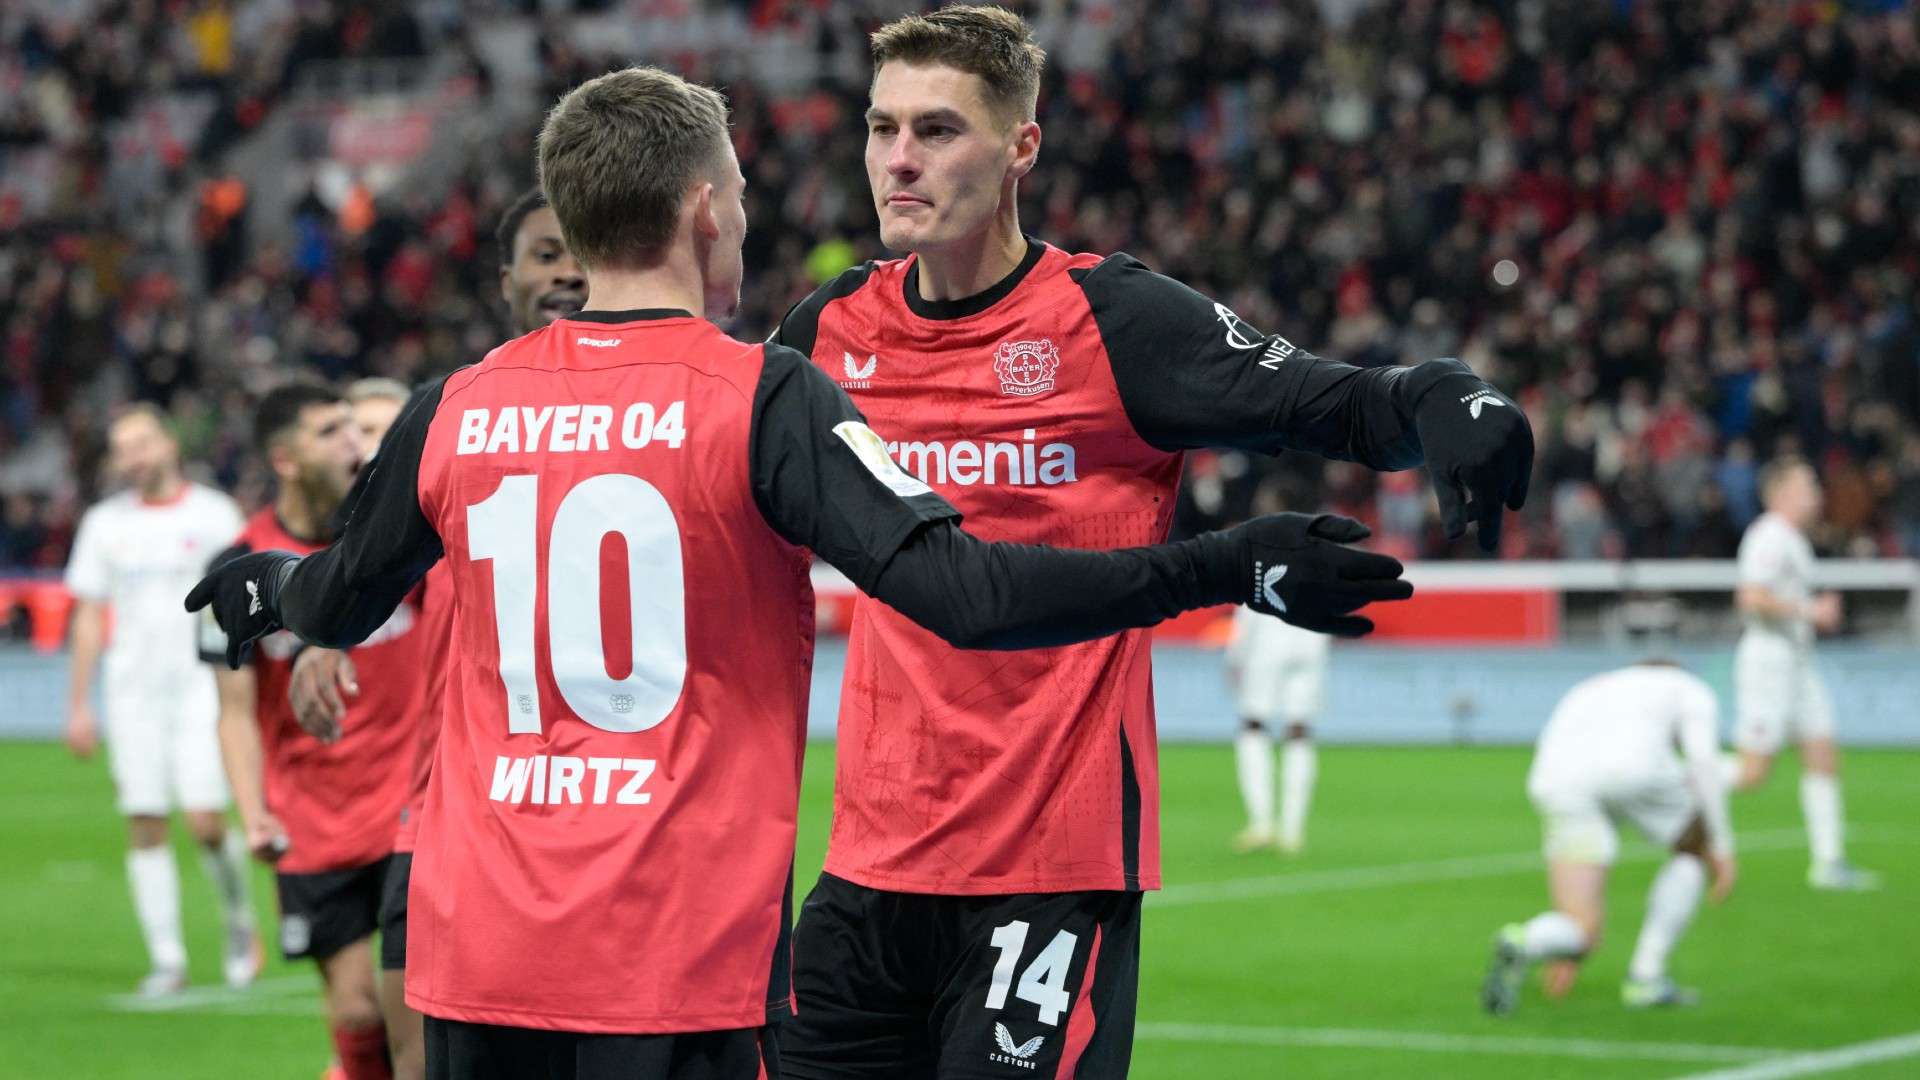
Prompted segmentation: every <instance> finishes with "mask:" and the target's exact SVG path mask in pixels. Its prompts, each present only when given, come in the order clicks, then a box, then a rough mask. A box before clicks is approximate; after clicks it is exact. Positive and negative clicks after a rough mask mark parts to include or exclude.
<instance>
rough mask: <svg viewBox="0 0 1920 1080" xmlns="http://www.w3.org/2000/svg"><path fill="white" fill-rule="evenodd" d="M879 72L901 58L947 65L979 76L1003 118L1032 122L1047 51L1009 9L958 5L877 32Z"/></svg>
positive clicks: (876, 67) (906, 18) (875, 53)
mask: <svg viewBox="0 0 1920 1080" xmlns="http://www.w3.org/2000/svg"><path fill="white" fill-rule="evenodd" d="M869 40H870V43H871V45H872V47H873V72H874V74H875V75H878V74H879V73H880V68H881V66H882V65H884V64H886V63H888V62H890V61H894V60H898V61H900V62H901V63H905V64H945V65H946V66H947V67H950V68H953V69H954V70H956V71H964V72H966V73H967V74H969V75H975V76H978V77H979V79H980V81H981V82H983V83H985V84H986V87H987V92H986V98H987V105H988V107H989V108H991V109H993V111H994V112H996V113H998V114H1000V116H1001V117H1003V118H1011V119H1012V120H1014V121H1020V120H1032V119H1033V118H1034V112H1035V110H1036V109H1037V108H1038V107H1039V102H1040V71H1041V69H1042V68H1044V67H1045V66H1046V63H1047V53H1046V50H1044V49H1042V48H1041V47H1040V46H1039V45H1038V44H1036V43H1035V42H1034V40H1033V28H1032V27H1029V26H1028V25H1027V20H1025V19H1023V18H1021V17H1020V16H1018V15H1015V14H1014V13H1013V12H1011V11H1008V10H1007V9H1006V8H1000V7H989V6H984V5H972V4H952V5H949V6H947V7H943V8H941V9H940V10H938V11H936V12H933V13H932V14H930V15H906V16H903V17H901V18H898V19H895V20H894V21H892V22H890V23H888V24H886V25H885V26H882V27H881V28H880V29H878V30H875V31H874V32H873V37H872V38H871V39H869Z"/></svg>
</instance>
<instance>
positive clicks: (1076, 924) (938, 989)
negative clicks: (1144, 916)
mask: <svg viewBox="0 0 1920 1080" xmlns="http://www.w3.org/2000/svg"><path fill="white" fill-rule="evenodd" d="M1141 896H1142V894H1141V893H1137V892H1076V893H1026V894H1020V895H1015V896H926V895H920V894H914V893H896V892H883V891H881V890H878V889H869V888H867V887H865V886H863V885H856V884H854V883H853V882H850V881H846V880H844V879H842V878H837V877H834V876H833V875H831V874H823V875H821V877H820V882H819V884H817V885H815V886H814V889H813V892H812V894H810V895H809V896H808V897H807V900H806V903H805V904H803V905H801V908H800V919H799V923H798V925H796V926H795V927H794V980H793V981H794V996H795V998H796V1000H797V1002H798V1010H797V1012H796V1013H795V1015H794V1016H792V1017H790V1018H789V1019H788V1020H787V1021H786V1022H785V1023H784V1024H783V1025H782V1026H781V1032H780V1051H781V1055H782V1058H783V1059H784V1064H785V1066H786V1074H787V1075H788V1076H791V1077H802V1078H816V1080H826V1078H829V1077H830V1078H833V1080H882V1078H885V1080H914V1078H934V1077H938V1078H940V1080H963V1078H974V1077H978V1078H981V1080H1005V1078H1007V1077H1010V1076H1042V1077H1075V1076H1077V1077H1119V1076H1125V1075H1126V1073H1127V1066H1128V1062H1129V1061H1130V1059H1131V1057H1132V1053H1133V1024H1134V1007H1135V1001H1136V998H1137V996H1138V990H1139V983H1140V898H1141Z"/></svg>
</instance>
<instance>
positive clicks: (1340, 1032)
mask: <svg viewBox="0 0 1920 1080" xmlns="http://www.w3.org/2000/svg"><path fill="white" fill-rule="evenodd" d="M1134 1034H1135V1037H1136V1038H1140V1039H1147V1040H1152V1041H1164V1042H1197V1043H1230V1044H1238V1045H1242V1046H1312V1047H1325V1048H1329V1049H1340V1050H1412V1051H1426V1052H1431V1053H1442V1054H1504V1055H1510V1056H1515V1057H1575V1058H1588V1059H1594V1060H1607V1061H1612V1060H1618V1059H1621V1058H1633V1059H1639V1060H1646V1061H1685V1062H1719V1063H1726V1062H1757V1063H1762V1064H1765V1063H1770V1062H1771V1061H1772V1060H1774V1059H1782V1058H1784V1059H1785V1060H1797V1058H1795V1057H1791V1056H1789V1055H1798V1054H1800V1053H1801V1051H1798V1050H1787V1049H1779V1048H1774V1047H1765V1046H1725V1045H1719V1044H1714V1043H1674V1042H1622V1041H1615V1040H1609V1039H1556V1038H1544V1037H1529V1036H1509V1035H1454V1034H1448V1033H1444V1032H1436V1031H1390V1030H1369V1029H1362V1028H1296V1027H1251V1026H1240V1025H1234V1024H1180V1023H1151V1024H1141V1025H1140V1026H1139V1027H1138V1028H1136V1029H1135V1032H1134ZM1710 1075H1712V1076H1714V1077H1715V1078H1716V1080H1718V1078H1720V1077H1721V1075H1722V1074H1720V1073H1713V1074H1710ZM1725 1075H1726V1076H1728V1077H1732V1076H1735V1075H1738V1076H1739V1077H1741V1078H1743V1080H1744V1078H1745V1077H1746V1076H1747V1074H1746V1073H1744V1072H1740V1073H1737V1074H1736V1073H1727V1074H1725ZM1758 1075H1759V1074H1755V1076H1756V1077H1757V1076H1758ZM1767 1075H1768V1076H1771V1075H1773V1074H1771V1073H1769V1074H1767ZM1780 1075H1782V1076H1785V1075H1790V1074H1784V1073H1783V1074H1780ZM1791 1075H1797V1074H1791Z"/></svg>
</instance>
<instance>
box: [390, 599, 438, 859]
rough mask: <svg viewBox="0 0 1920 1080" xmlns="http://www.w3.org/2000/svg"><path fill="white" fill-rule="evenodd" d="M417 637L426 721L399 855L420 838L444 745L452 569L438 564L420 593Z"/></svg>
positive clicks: (398, 836) (398, 838) (398, 839)
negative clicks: (442, 718) (429, 789)
mask: <svg viewBox="0 0 1920 1080" xmlns="http://www.w3.org/2000/svg"><path fill="white" fill-rule="evenodd" d="M416 633H418V634H419V635H420V638H421V640H422V641H423V642H426V643H427V644H426V646H425V647H424V648H423V650H422V652H423V659H422V668H421V671H420V672H419V677H420V679H421V684H420V685H421V698H420V700H421V702H422V704H423V708H422V709H421V721H420V729H419V736H418V741H417V742H416V743H415V744H414V750H413V780H412V783H411V785H410V787H409V790H408V794H407V803H406V805H405V806H404V807H402V808H401V810H400V828H399V830H398V831H396V832H395V833H394V837H393V850H394V852H395V853H396V854H406V853H409V852H411V851H413V845H414V841H415V838H416V837H417V836H419V834H420V812H421V810H422V809H423V808H424V807H425V806H426V803H427V780H428V779H429V778H430V777H431V776H432V775H433V751H434V748H435V747H437V746H439V745H440V712H441V707H442V703H443V702H445V701H446V699H447V669H448V668H449V667H450V666H452V663H453V661H452V660H451V659H450V656H451V653H452V651H453V572H452V571H451V570H448V569H447V564H446V563H444V562H442V563H436V564H435V565H434V568H433V569H432V570H429V571H427V580H426V582H425V584H424V585H423V586H422V588H421V594H420V625H419V628H418V630H416Z"/></svg>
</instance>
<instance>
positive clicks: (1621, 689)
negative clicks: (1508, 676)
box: [1481, 661, 1735, 1014]
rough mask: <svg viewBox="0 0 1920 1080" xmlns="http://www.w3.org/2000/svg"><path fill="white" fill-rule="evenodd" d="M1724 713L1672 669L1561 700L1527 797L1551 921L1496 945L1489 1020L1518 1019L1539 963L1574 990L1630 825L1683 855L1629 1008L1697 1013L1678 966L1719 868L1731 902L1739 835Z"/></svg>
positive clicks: (1638, 969)
mask: <svg viewBox="0 0 1920 1080" xmlns="http://www.w3.org/2000/svg"><path fill="white" fill-rule="evenodd" d="M1718 711H1719V710H1718V706H1717V703H1716V702H1715V700H1714V696H1713V691H1712V690H1711V689H1709V688H1708V686H1707V684H1706V683H1704V682H1702V681H1701V680H1700V679H1699V678H1697V677H1695V676H1693V675H1691V674H1689V673H1687V672H1685V671H1682V670H1681V669H1679V668H1678V667H1675V666H1673V665H1672V664H1668V663H1665V662H1663V661H1646V662H1643V663H1640V664H1635V665H1633V666H1631V667H1626V668H1621V669H1620V670H1618V671H1611V672H1607V673H1606V674H1603V675H1596V676H1594V677H1592V678H1590V679H1587V680H1585V681H1583V682H1581V683H1579V684H1578V685H1576V686H1575V687H1574V688H1573V689H1572V690H1569V691H1568V692H1567V695H1566V696H1565V697H1564V698H1562V699H1561V700H1560V704H1559V706H1558V707H1557V708H1556V709H1554V712H1553V716H1552V717H1551V718H1550V719H1549V720H1548V721H1547V726H1546V729H1545V730H1543V731H1542V732H1541V733H1540V742H1539V745H1538V746H1537V747H1536V748H1535V750H1534V756H1533V769H1532V771H1531V772H1530V773H1529V774H1528V776H1527V794H1528V796H1529V797H1530V798H1531V799H1532V800H1533V804H1534V807H1535V808H1536V809H1538V810H1539V812H1540V818H1541V821H1542V823H1543V825H1544V826H1545V832H1546V856H1547V884H1548V888H1549V890H1550V891H1551V893H1552V897H1553V909H1552V910H1551V911H1546V912H1543V913H1541V914H1539V915H1536V916H1534V917H1533V918H1532V919H1530V920H1528V921H1527V922H1525V923H1513V924H1510V925H1508V926H1506V927H1504V928H1502V929H1501V931H1500V932H1499V934H1498V935H1497V936H1496V937H1495V938H1494V951H1493V962H1492V964H1491V965H1490V966H1489V968H1488V971H1487V979H1486V984H1485V986H1484V987H1483V988H1482V992H1481V1000H1482V1004H1484V1005H1485V1006H1486V1008H1487V1011H1488V1012H1491V1013H1495V1014H1505V1013H1509V1012H1512V1011H1513V1008H1514V1006H1515V1005H1516V1004H1518V1002H1519V998H1520V987H1521V983H1522V982H1523V981H1524V979H1525V976H1526V973H1527V969H1528V968H1529V967H1531V966H1532V965H1533V964H1536V963H1548V964H1550V965H1552V966H1551V967H1550V968H1549V971H1548V977H1547V991H1548V993H1549V994H1552V995H1553V996H1556V997H1558V996H1562V995H1564V994H1565V993H1566V992H1567V991H1568V990H1570V989H1571V988H1572V985H1573V977H1574V974H1575V972H1576V971H1577V970H1578V969H1577V965H1578V963H1579V962H1580V961H1581V960H1583V959H1585V957H1586V956H1587V954H1588V953H1590V952H1592V951H1593V950H1594V948H1595V947H1597V946H1598V945H1599V943H1600V927H1601V923H1602V921H1603V916H1604V912H1605V904H1606V887H1607V871H1608V870H1609V869H1610V868H1611V866H1612V865H1613V860H1614V857H1615V855H1616V854H1618V852H1619V846H1620V841H1619V836H1618V834H1617V833H1616V831H1615V825H1616V823H1617V822H1619V821H1621V820H1622V819H1625V820H1627V821H1630V822H1632V823H1633V825H1634V826H1635V827H1636V828H1637V829H1639V830H1640V832H1641V833H1642V834H1644V835H1645V836H1646V837H1647V839H1649V840H1652V841H1653V842H1654V843H1656V844H1660V845H1661V846H1663V847H1667V848H1669V849H1671V851H1672V853H1673V854H1672V856H1671V857H1670V858H1669V859H1668V860H1667V864H1666V865H1665V866H1663V867H1661V868H1660V872H1659V873H1658V874H1656V875H1655V876H1654V879H1653V888H1652V889H1651V890H1650V891H1649V892H1648V894H1647V915H1646V921H1645V922H1644V923H1643V924H1642V925H1641V928H1640V939H1639V942H1638V943H1637V944H1636V945H1635V946H1634V950H1633V960H1632V962H1631V963H1630V964H1629V966H1628V968H1627V981H1626V983H1625V984H1623V985H1622V987H1621V992H1620V996H1621V1000H1622V1001H1624V1002H1625V1003H1626V1004H1627V1005H1628V1006H1630V1007H1634V1008H1645V1007H1649V1006H1656V1005H1691V1004H1694V1003H1695V1002H1696V1001H1697V1000H1698V995H1697V994H1695V993H1694V992H1693V991H1691V990H1686V989H1682V988H1681V987H1679V986H1677V985H1675V983H1674V981H1673V979H1672V978H1671V977H1670V976H1668V974H1667V956H1668V954H1670V953H1671V952H1672V951H1673V947H1674V945H1675V944H1676V943H1677V942H1678V941H1679V940H1680V936H1681V935H1682V934H1683V933H1685V932H1686V929H1687V925H1688V924H1689V923H1691V922H1692V921H1693V914H1694V911H1695V910H1696V909H1697V908H1698V907H1699V906H1700V895H1701V893H1702V892H1703V891H1704V890H1705V887H1706V883H1707V876H1708V869H1709V867H1711V869H1712V876H1713V898H1714V900H1715V901H1716V902H1719V901H1724V900H1725V899H1726V898H1727V896H1728V895H1729V894H1731V892H1732V891H1733V881H1734V872H1735V871H1734V861H1733V829H1732V826H1731V824H1730V822H1729V819H1728V815H1727V796H1726V789H1725V786H1724V784H1723V782H1722V779H1721V767H1720V755H1719V748H1718V745H1717V740H1716V737H1715V732H1714V729H1715V725H1716V722H1717V713H1718ZM1676 747H1678V748H1679V750H1680V754H1679V755H1678V756H1676V755H1675V753H1674V749H1675V748H1676Z"/></svg>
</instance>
